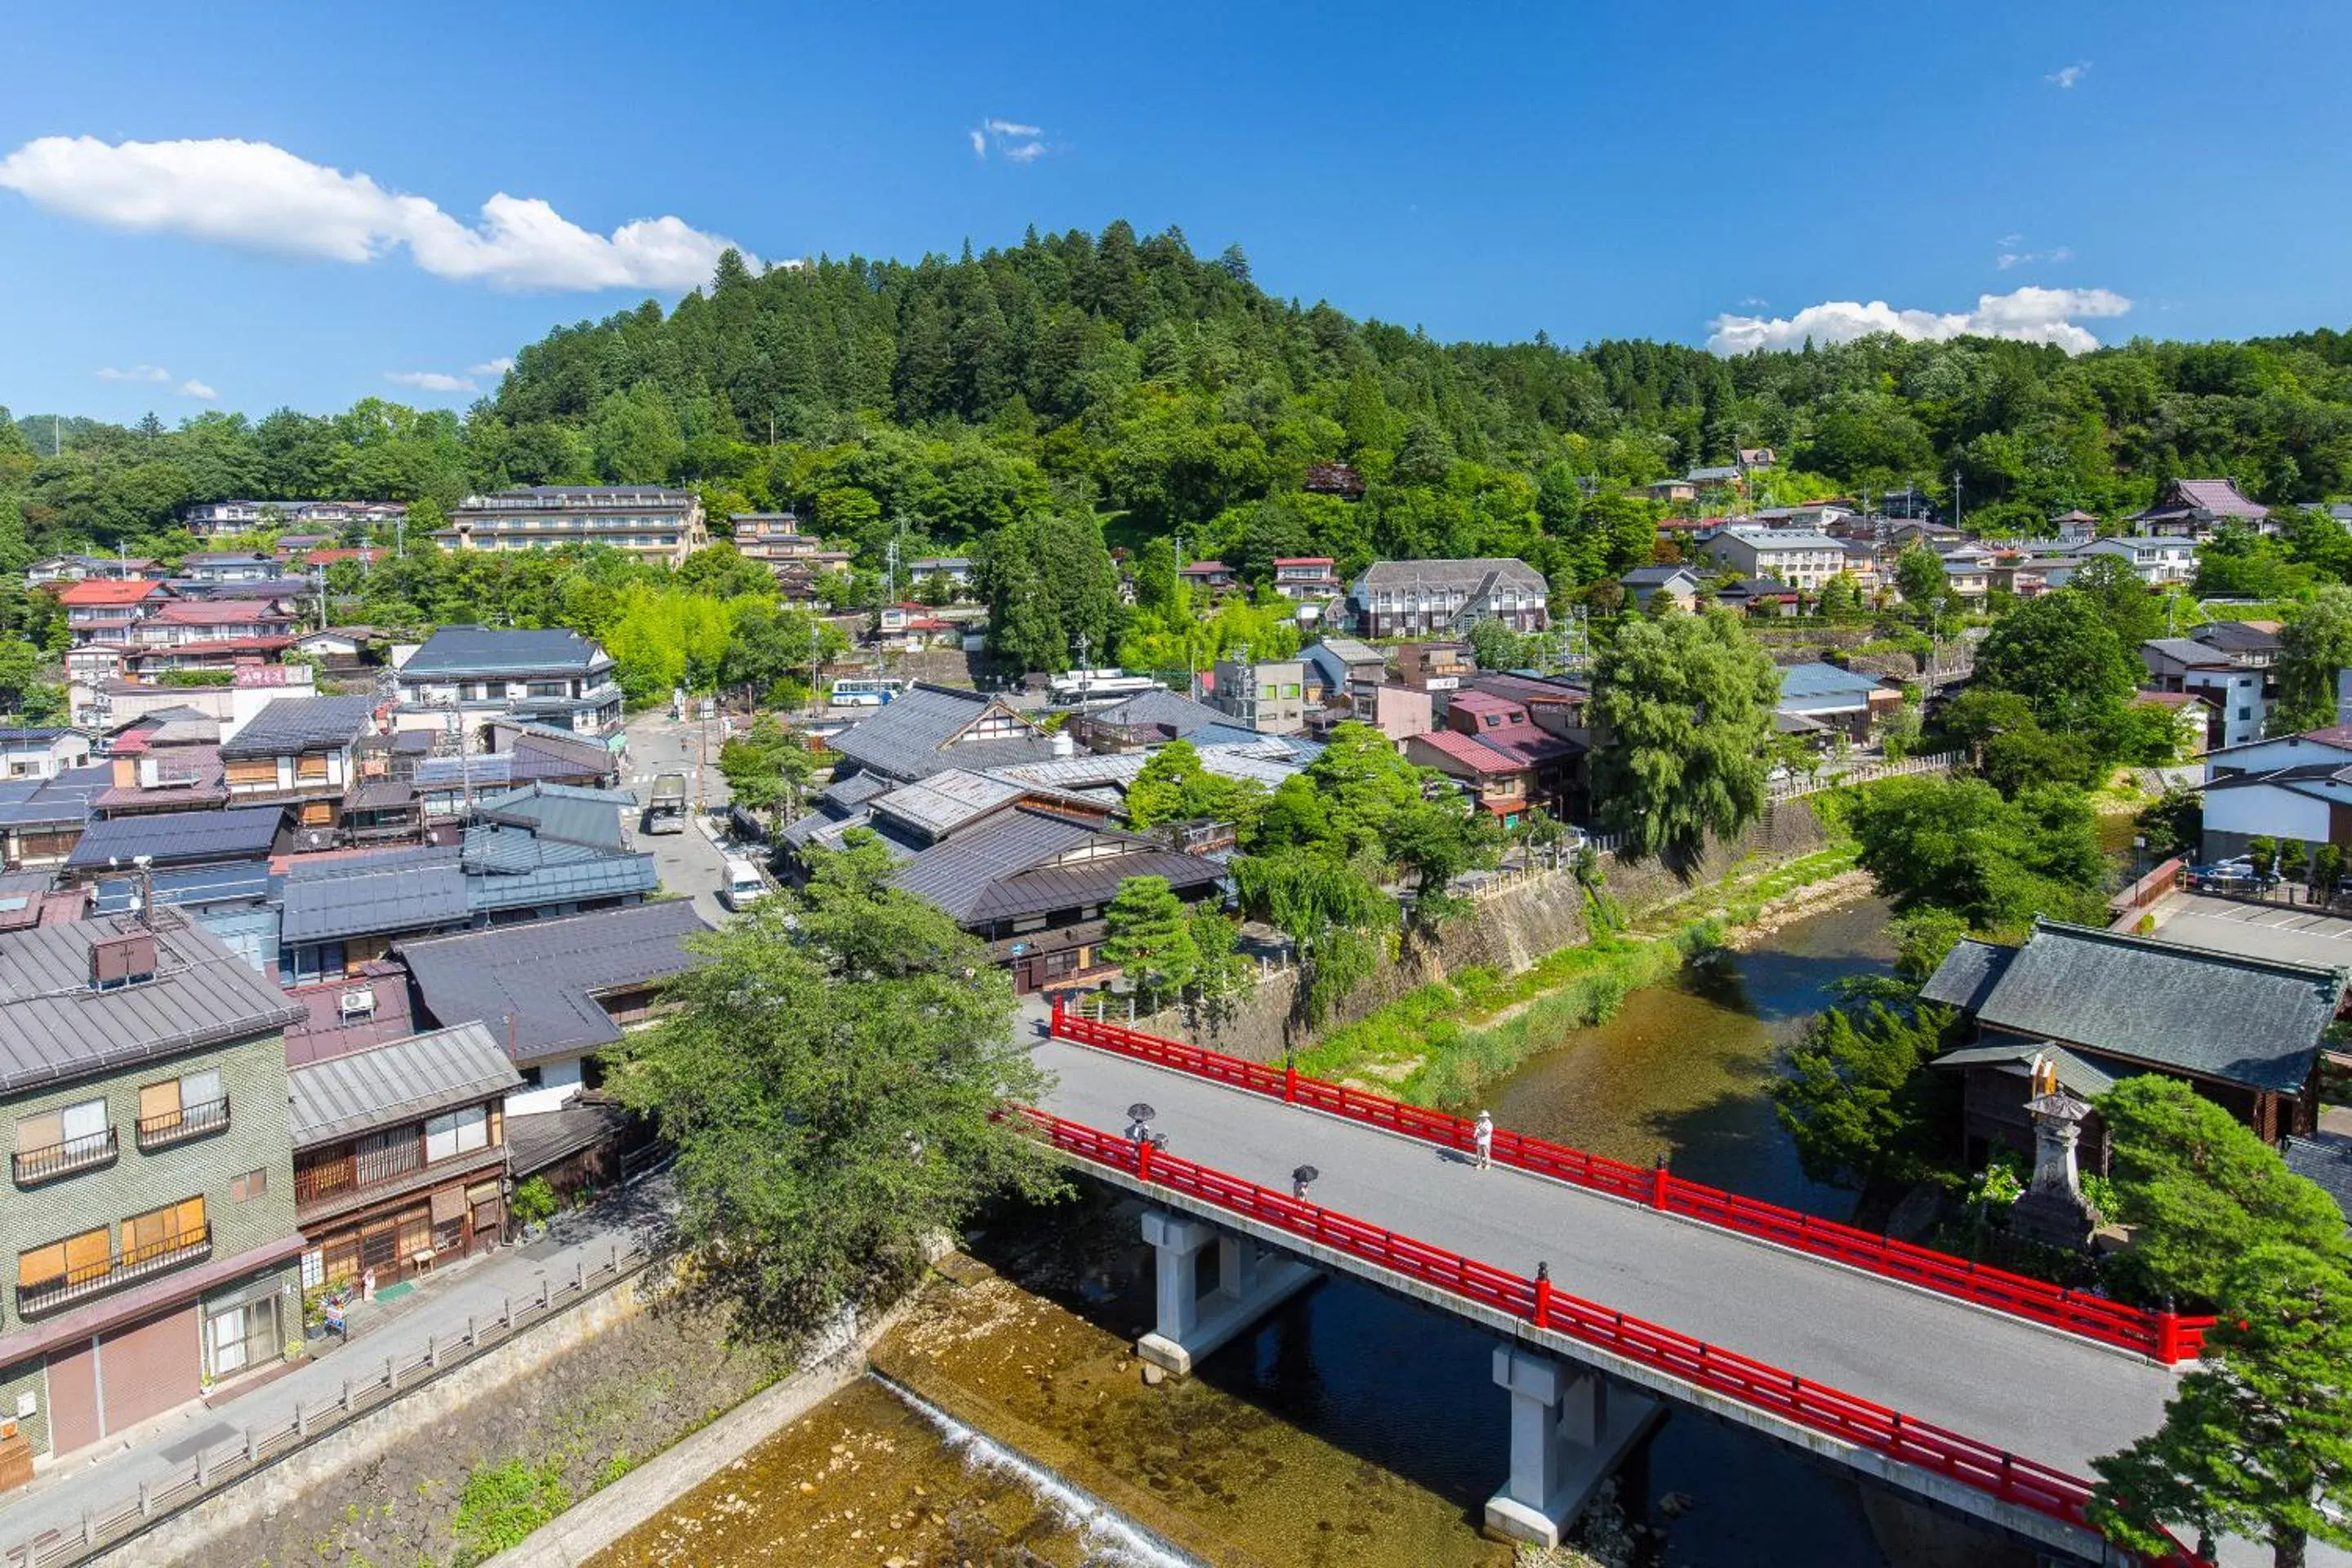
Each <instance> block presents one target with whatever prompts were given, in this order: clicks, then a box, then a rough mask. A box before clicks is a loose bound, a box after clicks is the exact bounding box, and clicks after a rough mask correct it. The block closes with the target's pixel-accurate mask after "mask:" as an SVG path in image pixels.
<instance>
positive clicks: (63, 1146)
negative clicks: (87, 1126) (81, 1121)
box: [9, 1127, 121, 1187]
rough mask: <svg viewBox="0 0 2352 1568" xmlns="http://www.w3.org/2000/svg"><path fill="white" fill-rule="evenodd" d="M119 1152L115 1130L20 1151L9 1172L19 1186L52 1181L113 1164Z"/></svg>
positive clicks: (11, 1161) (109, 1129)
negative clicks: (77, 1172)
mask: <svg viewBox="0 0 2352 1568" xmlns="http://www.w3.org/2000/svg"><path fill="white" fill-rule="evenodd" d="M119 1153H121V1148H120V1147H119V1146H118V1145H117V1144H116V1142H115V1138H114V1129H113V1128H111V1127H110V1128H108V1129H107V1130H106V1131H103V1132H90V1133H86V1134H84V1135H83V1136H81V1137H79V1138H68V1139H67V1140H66V1141H65V1142H62V1143H51V1144H48V1145H47V1146H46V1147H43V1148H39V1149H20V1150H18V1151H17V1152H16V1154H15V1155H14V1156H13V1157H12V1159H11V1160H10V1163H9V1171H10V1173H11V1174H12V1175H14V1176H15V1177H16V1184H17V1185H18V1186H20V1187H29V1186H33V1185H35V1184H38V1183H41V1182H53V1181H55V1180H57V1179H58V1177H59V1176H70V1175H72V1174H73V1173H75V1172H76V1171H94V1170H96V1169H98V1168H99V1167H100V1166H101V1165H111V1164H113V1163H114V1160H115V1156H116V1155H117V1154H119Z"/></svg>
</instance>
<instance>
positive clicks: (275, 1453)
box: [0, 1243, 653, 1568]
mask: <svg viewBox="0 0 2352 1568" xmlns="http://www.w3.org/2000/svg"><path fill="white" fill-rule="evenodd" d="M652 1258H653V1254H652V1253H650V1252H649V1251H647V1250H646V1248H644V1247H640V1246H637V1245H636V1244H635V1243H631V1244H630V1245H628V1246H626V1247H623V1246H621V1245H619V1244H617V1243H616V1244H614V1247H613V1248H612V1251H611V1253H610V1255H609V1256H608V1257H607V1258H605V1260H604V1262H602V1263H600V1264H597V1265H596V1266H595V1267H594V1268H590V1267H589V1266H588V1264H587V1261H586V1260H585V1259H584V1258H583V1259H581V1260H579V1261H578V1262H577V1263H575V1265H574V1267H573V1270H572V1279H570V1280H568V1281H566V1282H565V1283H563V1284H562V1285H558V1284H556V1283H554V1281H552V1280H551V1279H548V1278H546V1277H544V1276H542V1277H541V1279H540V1283H539V1295H538V1296H537V1298H535V1299H533V1298H529V1297H526V1298H525V1299H523V1300H522V1301H520V1303H518V1302H517V1301H516V1300H515V1299H514V1298H513V1297H511V1296H509V1297H508V1298H507V1299H506V1301H505V1304H504V1306H503V1307H502V1309H501V1310H500V1311H499V1315H498V1317H497V1318H495V1319H492V1320H490V1321H477V1320H475V1319H474V1318H471V1317H468V1318H467V1320H466V1332H465V1333H464V1334H463V1335H462V1336H459V1337H455V1338H452V1339H450V1340H448V1341H446V1342H444V1341H442V1340H441V1339H439V1338H438V1337H434V1338H428V1339H427V1340H426V1341H425V1353H424V1354H423V1355H420V1356H412V1357H410V1358H409V1359H408V1360H407V1361H405V1362H403V1361H400V1360H399V1359H398V1358H396V1357H394V1356H386V1357H384V1358H383V1372H382V1373H377V1374H375V1375H373V1376H371V1377H370V1378H368V1380H367V1381H366V1382H364V1383H355V1382H354V1381H353V1380H352V1379H351V1378H345V1379H344V1380H343V1389H342V1393H341V1396H340V1397H338V1398H336V1399H335V1400H333V1401H331V1402H330V1403H327V1404H323V1405H315V1406H312V1405H299V1404H298V1405H295V1407H294V1419H293V1420H292V1421H290V1422H289V1423H287V1424H286V1425H284V1426H276V1427H268V1428H264V1429H260V1430H256V1429H255V1428H254V1427H251V1426H247V1427H246V1428H245V1431H244V1434H243V1443H242V1446H241V1447H239V1448H237V1449H236V1451H235V1452H233V1453H231V1454H230V1455H229V1456H228V1457H226V1458H214V1457H213V1452H212V1450H211V1449H206V1450H205V1451H204V1452H202V1453H199V1454H198V1455H197V1456H196V1457H195V1459H194V1462H192V1463H190V1464H188V1465H185V1466H183V1467H181V1468H178V1469H176V1470H174V1471H173V1473H172V1475H171V1477H170V1479H167V1480H165V1481H164V1482H163V1484H162V1485H160V1486H159V1485H155V1484H153V1483H151V1482H143V1481H142V1483H140V1486H139V1488H138V1491H137V1494H136V1495H135V1496H132V1495H128V1494H126V1495H125V1496H124V1497H122V1498H121V1500H118V1501H117V1502H116V1503H115V1504H114V1505H113V1506H111V1507H109V1508H104V1509H93V1510H84V1511H83V1513H82V1516H81V1521H80V1523H79V1525H78V1526H76V1527H72V1528H68V1529H63V1530H57V1529H53V1530H49V1531H44V1532H42V1533H40V1534H38V1535H36V1536H34V1537H32V1538H31V1539H30V1540H26V1541H19V1542H15V1543H13V1544H11V1545H9V1546H7V1547H5V1548H0V1568H70V1565H71V1564H74V1563H87V1562H89V1560H90V1559H91V1558H93V1557H96V1556H98V1555H99V1554H100V1553H101V1552H110V1551H112V1550H113V1549H114V1548H116V1547H118V1546H120V1545H121V1544H122V1543H123V1542H126V1541H129V1540H131V1538H132V1537H134V1536H136V1535H138V1534H140V1533H141V1532H142V1531H146V1530H148V1529H151V1528H152V1527H153V1526H154V1525H156V1524H158V1523H160V1522H162V1521H164V1520H167V1519H169V1518H171V1517H172V1516H173V1515H174V1514H177V1513H182V1512H184V1511H186V1510H188V1509H190V1508H193V1507H194V1506H195V1505H196V1504H197V1503H199V1502H202V1501H203V1500H205V1498H208V1497H211V1496H213V1495H214V1494H215V1493H217V1492H220V1491H223V1490H225V1489H227V1488H229V1487H232V1486H234V1485H236V1483H237V1482H239V1481H241V1480H244V1479H246V1478H247V1477H248V1476H250V1475H252V1474H254V1473H255V1472H256V1471H257V1470H260V1469H264V1468H268V1466H270V1465H273V1464H276V1463H277V1462H278V1460H280V1459H283V1458H286V1457H288V1456H289V1455H290V1454H293V1453H295V1452H297V1451H298V1450H299V1449H301V1448H303V1447H306V1446H308V1445H309V1444H310V1443H312V1442H314V1441H316V1440H317V1439H319V1438H320V1437H322V1436H326V1435H327V1434H329V1433H331V1432H334V1431H338V1430H340V1429H341V1428H342V1427H344V1426H349V1425H350V1424H351V1423H352V1422H353V1421H354V1420H357V1419H358V1418H359V1417H360V1416H362V1415H367V1414H369V1413H370V1412H371V1411H374V1410H379V1409H381V1408H383V1406H384V1405H388V1404H390V1403H391V1402H392V1401H394V1399H397V1398H398V1397H400V1395H401V1394H404V1393H408V1392H411V1391H413V1390H415V1389H416V1388H419V1387H422V1386H423V1385H424V1384H428V1383H430V1382H432V1381H433V1380H434V1379H436V1378H438V1377H441V1376H443V1375H444V1374H446V1373H451V1372H454V1371H456V1370H457V1369H458V1368H459V1367H462V1366H465V1365H467V1363H470V1362H473V1361H475V1360H476V1359H478V1358H479V1357H480V1356H482V1355H484V1354H486V1353H488V1352H490V1351H493V1350H496V1349H497V1348H498V1347H499V1346H500V1345H502V1344H504V1343H506V1342H508V1341H509V1340H511V1339H512V1338H514V1336H515V1335H517V1334H519V1333H520V1332H521V1331H524V1330H525V1329H529V1328H531V1327H533V1326H534V1325H536V1324H539V1323H541V1322H544V1321H547V1320H548V1319H549V1318H551V1317H553V1316H555V1315H556V1314H558V1313H560V1312H563V1311H567V1310H570V1309H572V1308H573V1307H576V1306H578V1305H579V1304H580V1303H581V1302H583V1301H584V1300H587V1299H588V1298H589V1297H591V1296H593V1295H595V1294H597V1293H598V1292H599V1291H602V1290H604V1289H606V1288H608V1287H609V1286H612V1285H614V1284H615V1283H617V1282H618V1281H619V1280H621V1279H625V1277H627V1276H628V1275H630V1274H634V1273H635V1272H636V1271H637V1270H638V1269H640V1268H644V1267H645V1266H646V1264H647V1263H648V1262H650V1261H651V1260H652Z"/></svg>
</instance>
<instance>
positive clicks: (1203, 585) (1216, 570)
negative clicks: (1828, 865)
mask: <svg viewBox="0 0 2352 1568" xmlns="http://www.w3.org/2000/svg"><path fill="white" fill-rule="evenodd" d="M1176 575H1177V576H1178V578H1180V579H1181V580H1182V581H1183V582H1184V583H1186V584H1189V585H1191V586H1192V587H1194V588H1197V589H1201V590H1202V591H1204V592H1207V593H1211V594H1218V593H1223V592H1224V591H1225V590H1226V589H1228V588H1233V587H1236V586H1238V585H1239V584H1240V581H1241V580H1240V578H1238V577H1237V576H1235V575H1234V569H1233V568H1232V567H1230V566H1228V565H1226V564H1225V563H1223V562H1222V561H1195V562H1192V563H1191V564H1189V565H1184V566H1179V567H1178V568H1177V569H1176Z"/></svg>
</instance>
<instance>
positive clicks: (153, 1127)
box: [139, 1094, 228, 1149]
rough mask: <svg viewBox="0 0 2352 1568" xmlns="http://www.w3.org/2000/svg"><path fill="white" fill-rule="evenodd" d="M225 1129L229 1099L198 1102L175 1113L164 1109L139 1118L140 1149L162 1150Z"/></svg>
mask: <svg viewBox="0 0 2352 1568" xmlns="http://www.w3.org/2000/svg"><path fill="white" fill-rule="evenodd" d="M227 1126H228V1096H227V1095H225V1094H224V1095H222V1096H221V1097H220V1098H219V1099H218V1100H198V1101H196V1102H195V1103H194V1105H184V1106H182V1107H180V1109H179V1110H165V1111H161V1112H158V1113H157V1114H155V1115H153V1116H142V1117H141V1118H140V1119H139V1147H140V1148H142V1149H162V1148H165V1147H168V1146H169V1145H171V1144H173V1143H183V1142H186V1141H187V1140H189V1139H191V1138H202V1137H204V1136H205V1135H206V1134H207V1133H213V1132H218V1131H223V1130H224V1129H226V1127H227Z"/></svg>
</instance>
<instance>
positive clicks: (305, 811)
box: [302, 800, 335, 827]
mask: <svg viewBox="0 0 2352 1568" xmlns="http://www.w3.org/2000/svg"><path fill="white" fill-rule="evenodd" d="M334 820H335V803H334V802H333V801H331V800H306V801H304V802H303V803H302V826H305V827H325V826H329V825H330V824H331V823H332V822H333V821H334Z"/></svg>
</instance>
